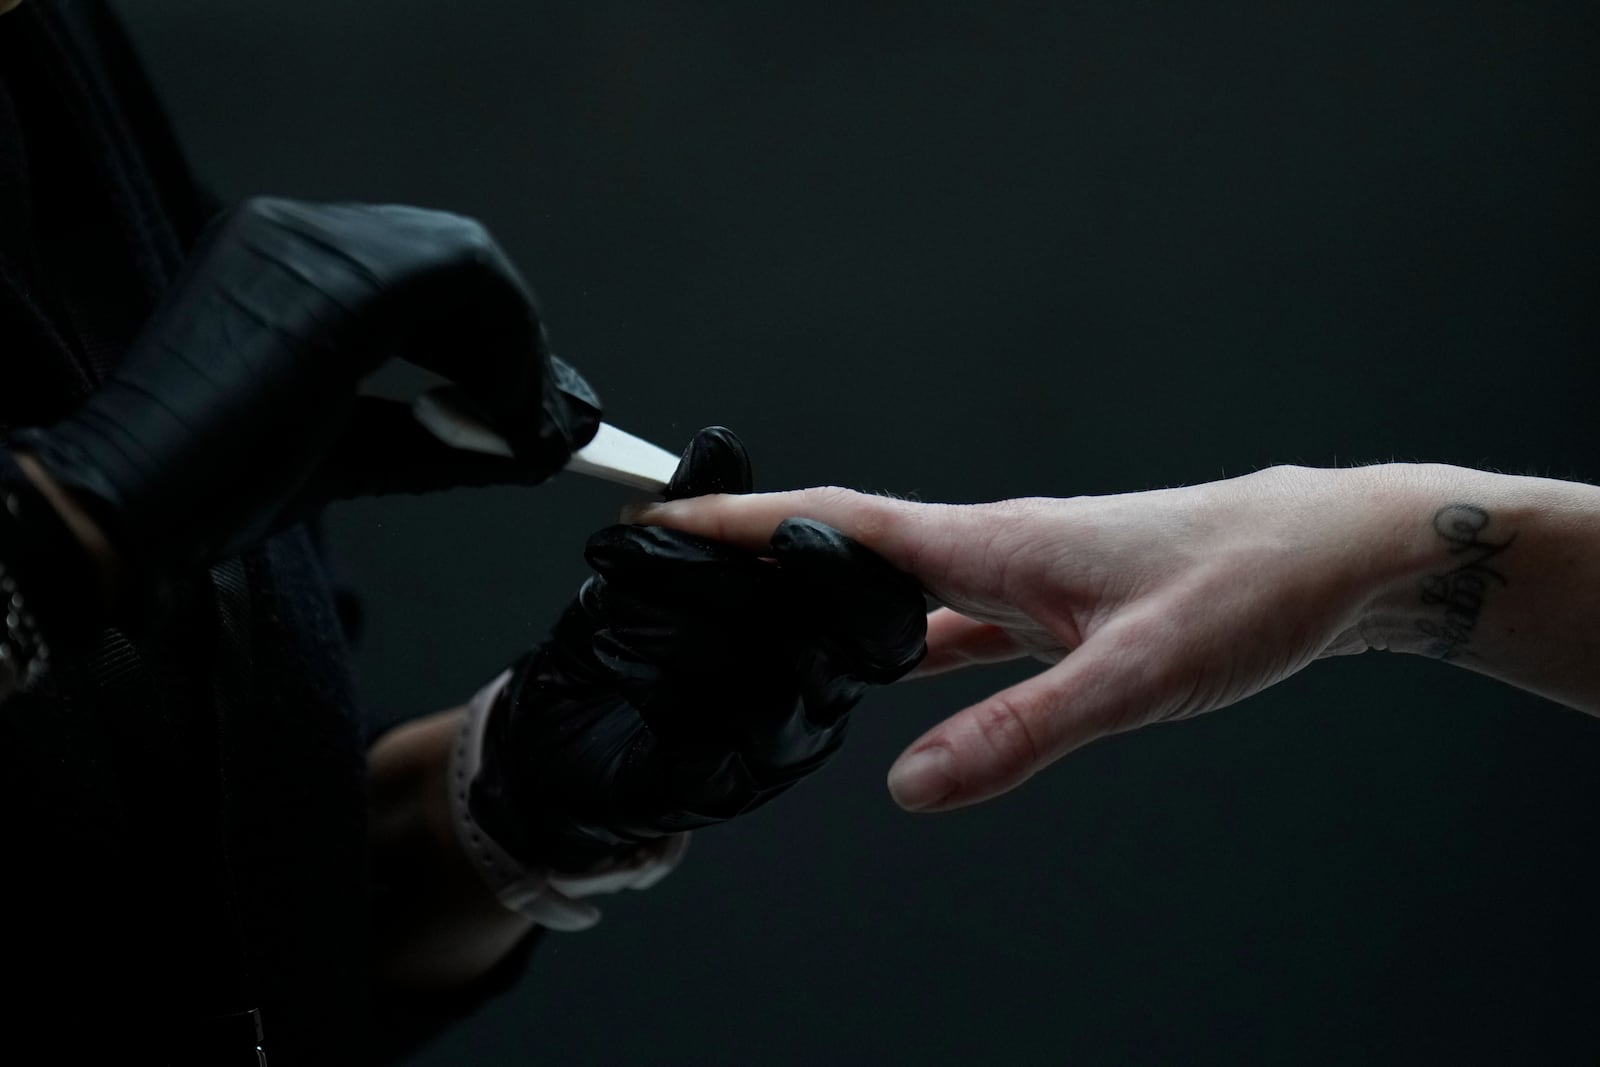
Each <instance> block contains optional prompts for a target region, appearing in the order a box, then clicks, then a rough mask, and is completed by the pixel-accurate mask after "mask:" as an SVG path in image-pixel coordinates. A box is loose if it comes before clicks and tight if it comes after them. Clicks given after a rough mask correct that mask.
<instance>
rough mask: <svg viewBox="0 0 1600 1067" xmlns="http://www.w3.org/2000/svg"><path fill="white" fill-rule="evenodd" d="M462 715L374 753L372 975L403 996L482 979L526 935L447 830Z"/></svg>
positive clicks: (523, 923) (439, 717)
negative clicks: (376, 905) (376, 896)
mask: <svg viewBox="0 0 1600 1067" xmlns="http://www.w3.org/2000/svg"><path fill="white" fill-rule="evenodd" d="M464 714H465V711H464V709H461V708H457V709H455V710H452V711H445V712H439V713H438V714H435V715H430V716H427V717H426V718H422V719H418V720H415V721H413V722H409V723H406V724H405V725H403V726H400V727H397V728H396V729H394V730H391V731H390V732H388V733H387V734H385V735H383V736H382V737H380V738H379V739H378V741H377V742H376V743H375V744H374V745H373V746H372V750H371V752H370V753H369V754H368V759H367V764H368V772H369V777H370V780H371V787H372V809H373V811H372V825H373V849H374V852H375V857H376V859H375V866H376V868H377V876H378V878H379V880H380V883H381V885H380V889H381V893H380V901H381V904H380V914H379V916H378V923H377V926H378V931H377V934H378V936H377V939H376V940H377V952H378V959H377V971H378V975H379V977H380V979H382V980H384V981H386V982H389V983H391V984H393V985H394V986H396V987H399V988H402V989H406V990H411V991H425V990H430V989H431V990H447V989H451V988H456V987H459V986H462V985H465V984H467V983H469V982H471V981H472V980H473V979H475V978H478V977H479V976H481V975H483V974H485V973H487V972H488V970H489V969H490V968H491V967H493V966H494V964H495V963H497V962H498V961H500V960H501V959H503V958H504V957H505V956H506V955H507V954H508V953H510V952H511V951H512V949H514V948H515V947H516V946H517V944H518V943H519V942H520V941H521V940H522V939H523V938H524V937H526V936H528V934H529V932H530V931H532V929H533V926H534V923H533V920H532V919H529V918H527V917H526V916H523V915H520V914H518V913H516V912H513V911H509V910H508V909H506V908H505V907H504V906H502V905H501V903H500V902H499V901H498V900H496V899H495V897H494V895H493V894H492V893H491V892H490V891H489V888H488V887H487V886H486V885H485V884H484V882H483V879H482V878H481V877H479V875H478V872H477V871H476V870H475V869H474V868H473V867H472V865H471V863H470V862H469V861H468V859H467V857H466V856H465V855H464V854H463V853H462V851H461V848H460V846H459V844H458V843H457V841H456V836H455V832H454V830H453V828H452V826H451V822H450V808H449V793H448V788H449V783H448V781H447V778H448V773H449V763H450V746H451V744H452V743H453V741H454V739H455V737H456V733H457V730H458V729H459V727H460V724H461V720H462V717H463V715H464Z"/></svg>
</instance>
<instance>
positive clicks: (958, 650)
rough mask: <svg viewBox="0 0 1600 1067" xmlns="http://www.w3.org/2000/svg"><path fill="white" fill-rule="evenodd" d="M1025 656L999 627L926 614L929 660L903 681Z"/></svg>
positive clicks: (941, 612)
mask: <svg viewBox="0 0 1600 1067" xmlns="http://www.w3.org/2000/svg"><path fill="white" fill-rule="evenodd" d="M1027 654H1028V650H1027V649H1026V648H1024V647H1023V646H1022V645H1021V644H1019V643H1018V642H1017V639H1016V638H1014V637H1012V636H1011V635H1010V634H1009V633H1007V632H1006V631H1005V630H1004V629H1003V628H1002V627H999V626H996V625H994V624H993V623H988V622H979V621H978V620H977V619H969V618H967V617H966V616H965V615H962V614H960V613H958V612H954V611H951V610H950V609H949V608H939V609H937V610H935V611H932V612H930V613H929V614H928V658H927V659H925V660H923V661H922V663H921V664H919V665H918V666H917V668H916V670H914V671H912V672H911V673H910V674H908V675H907V676H906V677H908V678H926V677H928V676H929V675H933V674H944V673H946V672H947V671H956V670H960V669H961V668H963V667H976V666H980V665H982V664H985V663H1005V662H1007V661H1009V660H1014V659H1021V658H1022V657H1023V656H1026V655H1027Z"/></svg>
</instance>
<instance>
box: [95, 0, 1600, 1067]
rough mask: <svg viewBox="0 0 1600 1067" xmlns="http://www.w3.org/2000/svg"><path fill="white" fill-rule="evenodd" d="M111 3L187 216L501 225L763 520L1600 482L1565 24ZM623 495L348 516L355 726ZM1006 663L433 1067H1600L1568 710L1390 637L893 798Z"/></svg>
mask: <svg viewBox="0 0 1600 1067" xmlns="http://www.w3.org/2000/svg"><path fill="white" fill-rule="evenodd" d="M121 7H122V8H123V10H124V11H125V14H126V16H127V18H128V20H129V22H130V24H131V27H132V29H133V31H134V32H135V36H136V38H137V40H138V41H139V42H140V44H141V45H142V46H143V50H144V52H145V54H146V57H147V59H148V60H149V62H150V65H151V67H152V68H153V71H154V73H155V75H156V78H157V81H158V84H160V85H161V87H162V88H163V89H164V91H165V93H166V96H167V98H168V101H169V103H170V105H171V107H172V110H173V112H174V116H175V119H176V121H177V124H178V127H179V129H180V131H181V132H182V133H183V135H184V136H185V138H186V139H187V142H188V145H189V147H190V150H191V154H192V156H193V158H194V160H195V162H196V163H197V165H198V166H199V168H200V169H201V170H202V172H203V173H204V174H205V175H206V176H208V178H209V179H210V180H211V181H212V183H213V184H214V185H215V186H216V187H218V188H219V189H220V190H222V191H224V192H225V193H226V194H228V195H230V196H233V195H243V194H247V193H252V192H273V193H281V194H288V195H296V196H302V197H313V198H354V199H366V200H392V201H402V202H413V203H420V204H426V205H432V206H439V207H448V208H452V209H456V210H459V211H462V212H466V213H469V214H473V215H476V216H479V217H481V218H482V219H483V220H485V221H486V222H487V223H488V224H489V225H490V226H491V227H492V229H493V230H494V232H495V233H496V234H497V235H498V236H499V238H500V239H501V241H502V242H503V243H504V244H505V245H506V247H507V248H508V249H509V250H510V252H511V253H512V255H513V257H514V258H515V259H516V260H517V261H518V262H519V263H520V264H521V265H522V267H523V268H524V270H525V272H526V273H527V275H528V276H529V278H530V279H531V280H532V281H533V283H534V285H535V287H536V288H537V290H538V291H539V293H540V294H541V297H542V300H543V306H544V309H545V311H546V314H547V318H548V321H549V325H550V329H551V333H552V336H553V338H554V340H555V343H556V346H557V349H558V350H559V351H560V352H562V353H563V354H565V355H566V356H568V357H569V358H570V359H571V360H572V361H573V362H574V363H576V364H577V365H578V366H579V367H581V368H582V369H583V370H584V371H585V372H586V373H587V374H588V375H589V377H590V378H591V380H592V381H594V382H595V383H596V385H597V386H598V387H599V388H600V389H601V391H602V392H603V394H604V396H605V398H606V400H607V402H608V408H607V411H608V415H609V417H610V418H611V419H612V420H613V421H615V422H617V423H619V424H620V425H622V426H623V427H625V428H627V429H630V430H633V431H635V432H638V433H642V434H644V435H647V436H649V437H651V438H653V439H655V440H657V441H660V442H661V443H663V444H665V445H666V446H668V447H669V448H672V449H674V450H676V449H677V448H679V447H681V445H682V443H683V442H684V441H685V440H686V439H687V437H688V436H689V434H690V433H691V432H692V431H693V430H694V429H695V428H696V427H699V426H700V425H702V424H706V423H713V422H721V423H725V424H727V425H730V426H732V427H734V428H736V429H737V430H738V431H739V432H740V433H741V434H742V435H744V437H745V439H746V441H747V442H748V444H749V445H750V447H751V449H752V452H753V454H754V456H755V458H756V461H757V470H758V478H759V480H760V482H761V484H762V485H764V486H765V487H769V488H772V487H785V486H795V485H805V484H815V483H821V482H835V483H840V484H845V485H852V486H857V487H861V488H868V489H877V490H891V491H894V492H898V493H904V494H914V495H916V496H919V497H921V498H923V499H928V500H953V501H973V500H986V499H994V498H999V497H1006V496H1013V495H1020V494H1057V495H1066V494H1078V493H1104V492H1116V491H1126V490H1135V489H1143V488H1151V487H1157V486H1165V485H1173V484H1179V483H1186V482H1193V481H1200V480H1207V479H1212V478H1217V477H1222V476H1225V475H1234V474H1239V473H1244V472H1247V471H1250V470H1252V469H1256V468H1258V467H1262V466H1266V465H1270V464H1272V463H1280V462H1297V463H1308V464H1335V463H1339V464H1346V463H1354V462H1369V461H1377V460H1384V459H1391V458H1398V459H1429V460H1446V461H1451V462H1456V463H1462V464H1472V465H1478V466H1489V467H1494V468H1497V469H1503V470H1511V471H1517V472H1529V473H1540V474H1548V475H1552V476H1559V477H1576V478H1582V479H1585V480H1591V479H1595V478H1596V477H1597V476H1600V449H1597V447H1596V438H1595V432H1594V418H1593V415H1594V397H1595V393H1594V385H1595V372H1594V357H1595V354H1596V341H1597V338H1600V330H1597V326H1600V321H1597V319H1600V316H1597V308H1600V300H1597V299H1596V296H1595V290H1594V285H1593V283H1594V278H1595V261H1596V249H1597V248H1600V232H1597V231H1600V213H1597V210H1596V205H1597V190H1600V167H1597V163H1600V93H1597V91H1596V90H1597V85H1596V81H1597V74H1596V72H1597V71H1600V34H1597V32H1596V22H1597V18H1596V16H1595V14H1594V5H1593V3H1592V2H1590V3H1573V4H1529V3H1510V2H1508V3H1500V4H1486V3H1461V2H1451V3H1438V4H1420V3H1394V2H1383V3H1372V2H1362V3H1356V2H1349V0H1341V2H1339V3H1331V4H1330V3H1326V2H1299V3H1275V4H1261V5H1228V6H1226V8H1222V7H1220V6H1219V7H1216V8H1215V9H1211V10H1204V9H1205V8H1210V7H1212V6H1211V5H1194V4H1171V5H1161V4H1149V3H1132V2H1126V0H1118V2H1105V3H1086V4H1072V5H1068V4H1056V5H1043V4H1024V3H1011V2H992V0H991V2H986V3H981V4H980V3H952V2H940V3H934V2H922V3H910V2H902V3H887V2H879V3H861V2H857V3H818V2H815V0H813V2H808V3H762V4H737V3H711V2H681V3H665V2H663V3H647V2H623V0H585V2H583V3H571V4H561V5H552V4H548V3H530V2H527V0H516V2H512V0H495V2H490V0H477V2H462V3H441V2H435V3H422V2H419V0H389V2H386V3H378V2H376V0H361V2H358V0H319V2H317V3H310V4H285V3H282V2H281V0H229V2H228V3H227V4H219V3H217V2H216V0H161V2H159V3H151V4H134V3H131V2H130V3H123V4H122V5H121ZM622 500H623V494H622V492H621V491H620V490H616V489H614V488H610V487H606V486H602V485H598V484H583V483H580V482H579V481H577V480H572V479H567V480H560V481H558V482H557V483H555V484H552V485H549V486H546V487H544V488H542V489H539V490H535V491H521V492H487V493H473V494H453V495H450V496H446V497H437V498H428V499H417V500H397V501H392V502H384V503H367V504H360V505H352V506H348V507H344V508H342V509H340V510H338V511H337V512H336V513H335V514H334V516H333V528H334V532H335V535H336V541H337V544H338V546H339V547H340V548H341V549H342V551H343V553H344V555H345V556H346V558H347V559H348V560H349V562H350V564H351V566H352V569H353V570H354V571H355V572H356V573H357V575H358V576H359V578H360V579H361V584H362V585H363V587H364V588H365V590H366V591H367V593H368V596H369V604H370V608H371V615H372V618H371V629H370V634H369V639H368V641H367V643H366V646H365V648H364V649H363V651H362V653H361V666H362V669H363V673H364V675H365V681H366V684H367V686H368V690H369V692H370V694H371V697H372V699H373V701H374V703H375V704H376V705H377V706H378V707H380V708H381V709H384V711H385V713H387V714H391V715H408V714H414V713H419V712H423V711H428V710H432V709H435V708H438V707H443V706H447V705H450V704H453V703H457V702H459V701H461V700H462V699H463V698H464V697H466V696H467V695H468V694H470V693H471V692H472V690H473V689H474V688H475V687H476V686H477V685H478V684H479V683H480V682H482V681H483V680H485V679H486V678H488V677H489V676H490V675H491V674H492V673H494V671H495V670H496V669H497V668H498V667H499V666H500V665H501V664H502V663H504V662H505V661H506V660H508V659H509V658H510V657H512V656H513V655H514V654H515V653H516V652H517V651H518V650H519V649H520V648H521V647H522V646H524V645H525V644H526V643H528V642H530V641H533V640H535V639H537V638H538V637H539V635H540V634H541V632H542V630H543V627H544V626H545V625H546V624H547V623H548V622H549V621H550V620H551V618H552V617H553V614H554V613H555V612H556V611H557V610H558V607H559V605H560V604H561V603H563V602H564V600H565V598H566V597H567V596H568V595H569V594H570V592H571V591H572V590H573V589H574V588H575V587H576V585H577V583H578V582H579V580H580V579H581V577H582V574H583V564H582V561H581V558H580V549H581V545H582V542H583V539H584V537H585V536H586V535H587V533H588V532H589V531H590V530H591V529H593V528H595V527H598V526H601V525H604V524H605V523H607V522H609V521H611V516H612V512H613V510H614V508H615V507H616V506H617V505H618V504H619V503H621V502H622ZM1552 625H1553V626H1559V625H1560V622H1559V620H1552ZM1016 675H1017V671H1015V670H1012V671H1007V670H1003V669H1002V670H995V671H993V672H989V673H985V674H982V675H975V676H972V677H964V678H960V679H945V680H936V681H930V682H923V683H918V684H913V685H907V686H904V687H901V688H898V689H896V690H894V691H892V692H886V693H882V694H879V695H878V696H877V697H875V698H874V699H872V700H871V702H870V703H869V704H867V705H865V706H864V707H863V708H862V710H861V711H860V712H859V713H858V715H857V721H856V729H855V731H854V736H853V739H852V743H851V744H850V746H849V747H848V748H847V750H846V751H845V752H844V753H843V755H842V757H841V758H840V759H839V760H838V761H836V762H835V764H834V765H832V766H831V767H830V768H829V769H828V770H827V771H826V772H824V773H822V774H820V775H818V776H817V778H816V779H814V780H813V781H812V782H810V783H808V784H807V785H806V786H805V787H804V788H802V789H800V790H798V791H796V792H795V793H794V794H791V795H790V796H788V797H786V798H785V799H784V801H783V802H781V803H779V804H776V805H774V806H773V807H772V808H770V809H767V810H764V811H762V812H760V813H759V814H758V815H756V816H754V817H752V818H749V819H747V820H745V821H742V822H740V823H738V824H737V825H734V826H730V827H725V828H721V829H717V830H712V831H708V832H705V833H703V834H701V835H699V837H698V839H697V841H696V843H695V847H694V850H693V852H692V853H691V857H690V860H689V861H688V862H687V863H686V865H685V866H684V867H683V869H682V870H681V871H680V872H679V873H677V874H676V875H674V876H673V877H672V878H671V879H669V880H668V881H667V882H665V883H663V884H662V885H661V886H660V887H658V888H656V889H655V890H652V891H651V892H649V893H648V894H640V895H634V896H630V897H629V898H626V899H620V900H617V901H615V902H613V903H612V904H611V906H610V907H609V909H608V912H607V917H606V920H605V922H604V923H602V924H601V926H600V927H598V928H597V929H595V930H594V931H592V932H589V933H585V934H582V935H554V936H552V937H550V938H549V939H548V941H547V943H546V945H545V947H544V948H543V949H542V950H541V952H540V953H539V955H538V958H537V959H536V960H535V965H534V967H533V968H532V970H531V972H530V973H529V975H528V977H527V979H526V981H524V982H523V983H522V985H521V986H520V987H519V988H518V989H517V990H516V991H515V992H514V993H513V994H512V995H510V996H508V997H506V998H504V999H503V1000H502V1001H500V1002H497V1003H496V1004H494V1005H492V1006H491V1007H489V1008H487V1009H485V1010H484V1011H483V1012H481V1013H480V1015H479V1016H478V1017H476V1018H475V1019H473V1020H471V1021H470V1022H469V1023H467V1024H466V1025H464V1026H463V1027H462V1028H461V1029H460V1030H459V1032H457V1033H455V1034H452V1035H451V1036H450V1037H449V1038H447V1039H445V1040H444V1041H442V1042H440V1043H439V1044H438V1045H437V1046H436V1047H435V1048H434V1049H432V1050H430V1051H429V1052H427V1053H425V1054H424V1055H422V1056H419V1057H418V1058H417V1059H416V1061H415V1062H416V1064H417V1065H422V1064H445V1063H463V1062H501V1061H504V1062H543V1063H560V1064H568V1063H574V1064H586V1063H595V1064H606V1063H672V1064H729V1065H735V1064H774V1065H782V1064H813V1063H870V1062H916V1063H921V1064H969V1063H1003V1062H1010V1063H1056V1062H1073V1063H1079V1064H1112V1063H1116V1064H1121V1063H1148V1062H1190V1063H1218V1064H1224V1063H1227V1064H1232V1063H1241V1062H1272V1063H1283V1062H1295V1063H1351V1062H1387V1063H1414V1062H1444V1061H1447V1060H1448V1061H1451V1062H1481V1063H1506V1062H1521V1063H1532V1062H1538V1063H1561V1062H1572V1063H1575V1062H1594V1061H1595V1058H1596V1055H1597V1052H1600V1036H1597V1027H1600V1012H1597V1004H1600V1000H1597V994H1600V981H1597V977H1596V976H1597V967H1600V908H1597V907H1596V906H1595V903H1594V897H1595V895H1596V887H1595V875H1596V870H1597V868H1596V863H1595V861H1594V858H1593V857H1594V855H1595V850H1596V847H1597V842H1600V810H1597V809H1600V784H1597V783H1600V725H1597V724H1596V723H1594V722H1592V721H1591V720H1588V719H1586V718H1584V717H1583V716H1581V715H1579V714H1577V713H1576V712H1572V711H1568V710H1564V709H1561V708H1558V707H1556V706H1554V705H1551V704H1547V703H1545V702H1543V701H1541V700H1539V699H1537V698H1534V697H1530V696H1526V695H1523V694H1520V693H1518V692H1516V691H1513V690H1510V689H1507V688H1504V687H1501V686H1499V685H1498V684H1496V683H1494V682H1490V681H1487V680H1484V679H1481V678H1478V677H1476V676H1473V675H1470V674H1467V673H1465V672H1461V671H1455V670H1452V669H1450V668H1447V667H1444V666H1441V665H1438V664H1434V663H1428V662H1422V661H1417V660H1409V659H1404V660H1403V659H1400V658H1398V657H1390V656H1384V655H1378V654H1373V655H1368V656H1365V657H1362V658H1360V659H1358V660H1355V661H1338V662H1334V663H1324V664H1318V665H1316V666H1314V667H1312V668H1311V669H1310V670H1308V671H1306V672H1305V673H1304V674H1302V675H1300V676H1299V677H1297V678H1295V679H1293V680H1291V681H1290V682H1288V683H1287V684H1284V685H1282V686H1280V687H1278V688H1277V689H1276V690H1274V691H1272V692H1270V693H1268V694H1265V695H1263V696H1260V697H1257V698H1256V699H1253V700H1251V701H1249V702H1248V703H1247V704H1246V705H1245V706H1243V707H1240V708H1236V709H1231V710H1229V711H1226V712H1224V713H1222V714H1218V715H1213V716H1209V717H1207V718H1204V719H1202V720H1199V721H1195V722H1190V723H1186V724H1182V725H1175V726H1167V727H1163V728H1160V729H1153V730H1148V731H1145V732H1142V733H1138V734H1134V735H1131V736H1126V737H1120V738H1117V739H1115V740H1112V741H1107V742H1102V743H1100V744H1097V745H1095V746H1093V747H1091V748H1090V749H1088V750H1085V751H1082V752H1080V753H1077V754H1075V755H1073V756H1072V757H1070V758H1069V759H1067V760H1065V761H1064V762H1063V763H1061V764H1060V765H1059V766H1058V767H1057V768H1055V769H1054V770H1052V771H1051V772H1049V773H1046V774H1044V775H1042V776H1041V777H1039V778H1038V779H1037V780H1035V781H1034V782H1033V783H1031V784H1030V785H1029V786H1028V787H1026V788H1025V789H1023V790H1022V791H1020V792H1019V793H1017V794H1015V795H1012V796H1009V797H1006V798H1004V799H1002V800H999V801H996V802H994V803H991V804H988V805H986V806H983V807H980V808H978V809H976V810H972V811H967V812H963V813H960V814H952V815H948V816H940V817H911V816H908V815H904V814H901V813H900V812H899V811H898V810H896V809H895V808H894V807H893V805H892V804H891V803H890V801H889V799H888V796H887V794H886V793H885V791H884V789H883V786H882V777H883V773H884V771H885V770H886V769H887V767H888V764H889V762H890V760H891V759H892V757H893V756H894V754H895V753H896V752H898V751H899V749H900V747H901V746H902V745H904V744H905V743H907V742H909V741H910V740H911V739H913V738H914V737H915V736H916V735H917V734H918V733H919V732H920V731H921V730H923V729H924V728H925V727H927V726H929V725H931V724H932V723H933V722H935V721H937V720H938V719H939V718H940V717H942V716H944V715H945V714H947V713H949V712H952V711H954V710H956V709H958V708H959V707H961V706H963V705H964V704H965V703H966V702H968V701H970V700H973V699H975V698H976V697H978V696H980V695H982V694H983V693H986V692H988V691H990V690H991V689H992V688H993V687H996V686H999V685H1001V684H1003V683H1004V682H1005V681H1006V680H1007V679H1008V678H1011V677H1015V676H1016Z"/></svg>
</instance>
